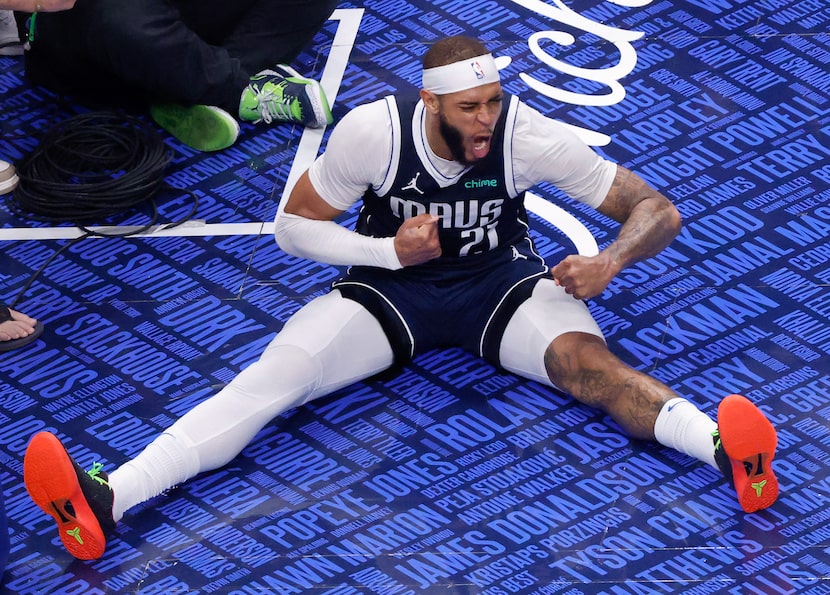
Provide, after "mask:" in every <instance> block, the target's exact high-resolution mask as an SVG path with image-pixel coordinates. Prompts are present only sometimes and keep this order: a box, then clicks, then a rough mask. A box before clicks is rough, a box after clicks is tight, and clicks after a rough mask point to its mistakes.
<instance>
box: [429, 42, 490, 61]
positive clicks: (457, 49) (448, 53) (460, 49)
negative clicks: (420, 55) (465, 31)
mask: <svg viewBox="0 0 830 595" xmlns="http://www.w3.org/2000/svg"><path fill="white" fill-rule="evenodd" d="M486 53H488V52H487V48H486V47H485V46H484V44H483V43H481V42H480V41H479V40H478V39H475V38H474V37H467V36H465V35H454V36H452V37H445V38H443V39H439V40H438V41H436V42H435V43H434V44H432V47H430V48H429V50H427V53H426V54H424V68H435V67H437V66H446V65H447V64H455V63H456V62H459V61H460V60H466V59H467V58H475V57H476V56H481V55H483V54H486Z"/></svg>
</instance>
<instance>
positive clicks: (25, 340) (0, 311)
mask: <svg viewBox="0 0 830 595" xmlns="http://www.w3.org/2000/svg"><path fill="white" fill-rule="evenodd" d="M10 320H14V317H13V316H12V313H11V310H10V309H9V307H8V306H7V305H5V304H0V324H3V323H4V322H9V321H10ZM42 332H43V323H42V322H40V321H39V320H38V321H37V322H36V323H35V331H34V332H33V333H31V334H30V335H26V336H25V337H20V338H19V339H9V340H8V341H2V340H0V352H3V351H11V350H12V349H19V348H20V347H23V346H25V345H28V344H29V343H31V342H33V341H34V340H35V339H37V338H38V337H39V336H40V334H41V333H42Z"/></svg>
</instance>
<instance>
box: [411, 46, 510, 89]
mask: <svg viewBox="0 0 830 595" xmlns="http://www.w3.org/2000/svg"><path fill="white" fill-rule="evenodd" d="M497 82H499V69H498V66H497V65H496V60H495V59H494V58H493V56H492V55H491V54H482V55H481V56H476V57H475V58H468V59H466V60H461V61H460V62H453V63H452V64H447V65H446V66H436V67H435V68H425V69H424V75H423V87H424V89H426V90H427V91H432V92H433V93H435V94H436V95H446V94H448V93H456V92H458V91H466V90H467V89H472V88H474V87H479V86H481V85H487V84H489V83H497Z"/></svg>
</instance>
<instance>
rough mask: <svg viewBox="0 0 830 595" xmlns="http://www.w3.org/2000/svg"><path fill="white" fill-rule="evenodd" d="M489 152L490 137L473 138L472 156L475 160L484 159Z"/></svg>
mask: <svg viewBox="0 0 830 595" xmlns="http://www.w3.org/2000/svg"><path fill="white" fill-rule="evenodd" d="M489 152H490V135H486V136H484V135H482V136H476V137H475V138H473V156H474V157H475V158H476V159H481V158H482V157H486V156H487V153H489Z"/></svg>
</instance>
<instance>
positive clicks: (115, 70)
mask: <svg viewBox="0 0 830 595" xmlns="http://www.w3.org/2000/svg"><path fill="white" fill-rule="evenodd" d="M336 5H337V0H78V2H77V3H76V5H75V7H74V8H73V9H72V10H68V11H64V12H52V13H40V14H38V15H37V19H36V25H37V28H36V33H35V41H34V43H33V44H32V48H31V50H30V51H29V52H27V56H26V70H27V73H28V74H29V76H30V77H31V79H32V80H33V82H35V83H37V84H40V85H43V86H45V87H47V88H51V89H53V90H55V91H57V92H59V93H64V94H71V95H74V96H78V97H79V98H80V99H82V100H86V101H88V102H92V103H94V104H97V105H105V104H112V103H113V102H114V101H115V102H118V103H122V102H129V101H130V100H131V99H139V100H141V101H145V100H150V101H175V102H180V103H184V104H197V103H204V104H209V105H217V106H220V107H223V108H225V109H226V110H228V111H229V112H230V113H231V114H233V115H236V113H237V110H238V107H239V98H240V95H241V93H242V90H243V89H244V88H245V86H246V85H247V84H248V79H249V78H250V76H251V75H253V74H255V73H257V72H259V71H260V70H262V69H264V68H268V67H271V66H273V65H274V64H279V63H288V62H290V61H291V60H293V59H294V58H295V57H296V56H297V54H299V52H300V51H301V50H302V49H303V48H304V47H305V46H306V44H308V43H309V42H310V40H311V39H312V37H313V36H314V35H315V33H317V31H319V29H320V27H321V26H322V25H323V24H324V23H325V22H326V20H327V19H328V17H329V16H330V15H331V13H332V11H333V10H334V8H335V7H336Z"/></svg>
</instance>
